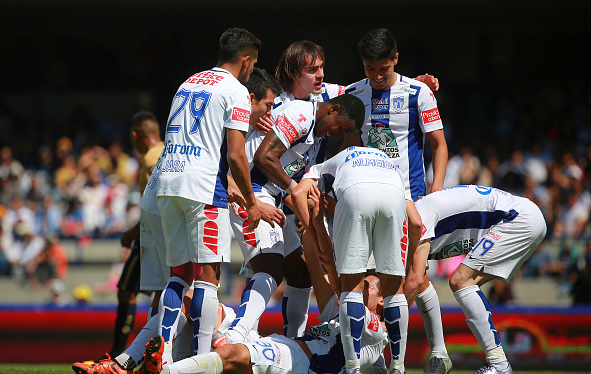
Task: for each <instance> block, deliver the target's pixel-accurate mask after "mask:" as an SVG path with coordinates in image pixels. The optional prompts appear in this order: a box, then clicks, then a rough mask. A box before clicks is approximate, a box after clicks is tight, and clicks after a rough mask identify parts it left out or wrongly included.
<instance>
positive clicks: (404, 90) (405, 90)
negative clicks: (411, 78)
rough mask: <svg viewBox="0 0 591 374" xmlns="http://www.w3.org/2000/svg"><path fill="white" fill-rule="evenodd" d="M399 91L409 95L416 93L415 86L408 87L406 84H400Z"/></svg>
mask: <svg viewBox="0 0 591 374" xmlns="http://www.w3.org/2000/svg"><path fill="white" fill-rule="evenodd" d="M400 91H402V92H406V93H408V94H409V95H416V94H417V90H416V88H410V87H408V86H402V87H400Z"/></svg>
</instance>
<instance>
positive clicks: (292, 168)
mask: <svg viewBox="0 0 591 374" xmlns="http://www.w3.org/2000/svg"><path fill="white" fill-rule="evenodd" d="M308 161H309V160H306V159H304V158H298V159H297V160H293V161H292V162H291V163H289V164H287V165H285V167H284V168H283V170H285V172H286V173H287V175H289V176H290V177H293V176H294V175H295V174H296V173H297V172H298V171H300V170H303V169H304V168H305V167H306V164H307V163H308Z"/></svg>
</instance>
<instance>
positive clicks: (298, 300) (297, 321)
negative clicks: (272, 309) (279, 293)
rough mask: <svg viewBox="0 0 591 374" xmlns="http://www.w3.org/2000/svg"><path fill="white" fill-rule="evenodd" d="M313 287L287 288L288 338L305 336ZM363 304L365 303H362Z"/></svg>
mask: <svg viewBox="0 0 591 374" xmlns="http://www.w3.org/2000/svg"><path fill="white" fill-rule="evenodd" d="M311 294H312V287H308V288H296V287H292V286H290V285H286V286H285V292H284V293H283V304H282V312H283V334H284V335H285V336H286V337H288V338H296V337H299V336H303V335H304V332H305V331H306V323H307V322H308V308H309V307H310V295H311ZM362 303H363V302H362Z"/></svg>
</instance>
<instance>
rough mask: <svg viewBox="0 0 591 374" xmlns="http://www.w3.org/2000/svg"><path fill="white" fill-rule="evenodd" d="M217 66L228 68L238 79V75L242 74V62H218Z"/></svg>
mask: <svg viewBox="0 0 591 374" xmlns="http://www.w3.org/2000/svg"><path fill="white" fill-rule="evenodd" d="M216 68H220V69H224V70H227V71H229V72H230V74H232V75H233V76H234V78H236V79H238V77H239V76H240V71H241V64H233V63H230V62H225V63H222V64H220V63H219V62H218V64H217V65H216Z"/></svg>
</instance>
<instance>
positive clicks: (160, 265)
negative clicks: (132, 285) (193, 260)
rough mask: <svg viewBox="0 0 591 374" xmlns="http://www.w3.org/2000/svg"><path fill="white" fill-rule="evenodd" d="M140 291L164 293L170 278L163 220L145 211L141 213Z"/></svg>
mask: <svg viewBox="0 0 591 374" xmlns="http://www.w3.org/2000/svg"><path fill="white" fill-rule="evenodd" d="M140 248H141V252H140V269H141V270H140V290H142V291H162V290H164V289H165V288H166V283H168V279H169V278H170V267H168V265H166V241H165V240H164V232H162V219H161V218H160V216H157V215H155V214H152V213H150V212H148V211H147V210H145V209H141V212H140Z"/></svg>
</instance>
